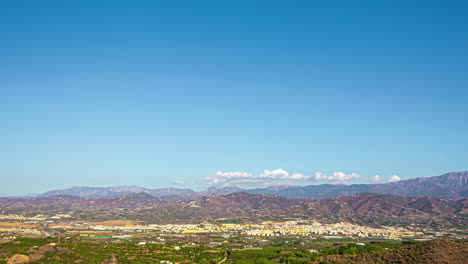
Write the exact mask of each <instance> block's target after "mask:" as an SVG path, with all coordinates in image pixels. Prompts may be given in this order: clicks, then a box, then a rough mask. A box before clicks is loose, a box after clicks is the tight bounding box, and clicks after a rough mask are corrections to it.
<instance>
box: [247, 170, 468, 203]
mask: <svg viewBox="0 0 468 264" xmlns="http://www.w3.org/2000/svg"><path fill="white" fill-rule="evenodd" d="M247 192H249V193H255V194H272V195H279V196H285V197H288V198H297V199H323V198H327V197H339V196H348V195H354V194H359V193H381V194H395V195H399V196H419V197H424V196H433V197H440V198H446V199H453V200H460V199H463V198H468V171H462V172H451V173H447V174H444V175H441V176H436V177H421V178H414V179H409V180H402V181H399V182H391V183H382V184H352V185H336V184H322V185H309V186H296V187H268V188H259V189H252V190H248V191H247Z"/></svg>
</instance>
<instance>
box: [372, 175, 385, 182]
mask: <svg viewBox="0 0 468 264" xmlns="http://www.w3.org/2000/svg"><path fill="white" fill-rule="evenodd" d="M369 180H370V181H371V182H381V181H382V180H383V177H382V176H380V175H375V176H372V177H369Z"/></svg>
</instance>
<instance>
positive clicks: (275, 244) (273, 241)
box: [0, 236, 463, 264]
mask: <svg viewBox="0 0 468 264" xmlns="http://www.w3.org/2000/svg"><path fill="white" fill-rule="evenodd" d="M207 238H209V240H207V241H205V242H197V243H194V242H184V243H182V242H180V241H179V242H177V241H172V242H168V243H166V244H156V243H149V242H148V243H139V242H141V241H138V240H128V241H121V242H118V241H114V242H112V241H110V240H102V239H97V240H81V239H78V238H71V239H67V240H66V241H65V242H63V241H62V243H58V244H56V243H57V242H58V241H57V238H56V237H53V238H17V239H16V240H14V241H11V242H6V243H2V244H0V264H2V263H7V260H8V259H9V258H11V257H12V256H14V255H15V254H22V255H26V256H29V257H30V258H31V259H30V263H36V264H39V263H51V264H52V263H75V262H81V263H113V261H118V263H130V264H141V263H159V262H160V261H170V262H172V263H196V264H216V263H220V262H223V263H226V264H251V263H253V264H256V263H259V264H274V263H285V264H305V263H312V262H314V263H315V262H323V260H327V261H328V262H330V263H334V262H337V263H341V262H340V261H346V260H349V259H350V258H351V259H361V257H360V256H364V255H372V256H377V257H379V258H381V257H382V256H386V255H385V254H387V253H386V252H390V251H389V250H392V252H396V253H397V254H402V253H401V252H409V253H411V254H417V252H419V251H418V246H419V244H420V243H425V242H415V241H408V242H406V241H405V242H397V241H390V240H375V239H374V240H370V239H368V240H365V241H363V240H361V241H359V242H358V243H356V241H355V240H350V239H328V240H327V239H313V238H307V237H289V238H285V237H283V238H278V237H275V238H270V239H259V238H247V237H241V236H239V237H237V236H236V237H230V238H229V241H227V240H224V238H222V237H220V236H207ZM221 240H224V241H223V242H222V243H221V242H217V243H218V244H213V243H208V242H212V241H221ZM461 243H463V242H461ZM403 249H404V250H406V251H402V250H403ZM382 254H384V255H382ZM328 262H327V263H328Z"/></svg>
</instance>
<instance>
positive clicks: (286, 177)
mask: <svg viewBox="0 0 468 264" xmlns="http://www.w3.org/2000/svg"><path fill="white" fill-rule="evenodd" d="M359 177H360V175H359V174H357V173H351V174H346V173H343V172H334V173H333V174H331V175H325V174H323V173H321V172H316V173H315V175H314V176H309V175H305V174H302V173H289V172H288V171H286V170H283V169H281V168H280V169H276V170H265V171H264V172H263V173H260V174H251V173H247V172H239V171H234V172H223V171H218V172H216V173H215V174H214V175H210V176H207V177H205V179H204V182H205V183H206V184H209V185H218V186H234V185H236V186H254V185H256V186H271V185H294V184H297V183H299V182H301V181H302V182H303V181H328V182H333V183H347V182H349V181H351V180H354V179H357V178H359Z"/></svg>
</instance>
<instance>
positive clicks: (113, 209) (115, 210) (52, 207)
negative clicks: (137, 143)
mask: <svg viewBox="0 0 468 264" xmlns="http://www.w3.org/2000/svg"><path fill="white" fill-rule="evenodd" d="M0 210H1V211H3V212H4V213H27V214H29V215H35V214H39V213H44V212H47V213H49V214H53V213H72V214H74V215H75V216H77V217H78V218H80V219H88V220H110V219H114V220H116V219H122V220H124V219H125V220H140V221H145V222H148V223H190V222H201V221H205V220H216V219H226V218H228V219H244V218H248V219H250V220H252V219H254V220H255V219H261V220H262V221H263V220H284V219H288V218H296V219H314V220H317V221H320V222H343V221H346V222H351V223H356V224H362V225H373V226H380V225H396V226H407V225H418V226H422V227H429V226H430V227H436V228H439V227H456V226H462V225H465V224H466V222H467V221H468V219H467V215H468V199H461V200H457V201H455V200H449V199H443V198H436V197H402V196H397V195H392V194H372V193H363V194H358V195H352V196H342V197H338V198H326V199H321V200H300V199H290V198H286V197H281V196H275V195H268V194H250V193H246V192H238V193H232V194H228V195H222V196H217V197H199V198H194V199H189V200H182V201H169V200H165V198H164V197H155V196H152V195H150V194H147V193H138V194H133V195H129V196H116V197H103V198H90V199H84V198H80V197H76V196H67V195H60V196H51V197H41V198H21V199H9V198H2V199H0Z"/></svg>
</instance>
